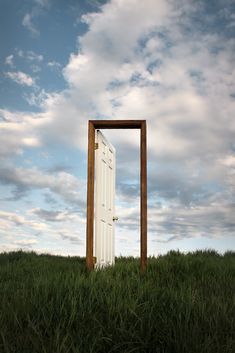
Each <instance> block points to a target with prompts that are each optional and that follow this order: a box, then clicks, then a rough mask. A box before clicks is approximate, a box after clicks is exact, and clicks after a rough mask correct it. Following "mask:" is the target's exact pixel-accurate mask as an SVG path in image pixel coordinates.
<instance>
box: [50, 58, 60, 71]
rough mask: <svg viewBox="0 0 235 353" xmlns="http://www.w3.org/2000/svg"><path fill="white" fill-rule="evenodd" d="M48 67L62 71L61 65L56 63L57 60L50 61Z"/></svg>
mask: <svg viewBox="0 0 235 353" xmlns="http://www.w3.org/2000/svg"><path fill="white" fill-rule="evenodd" d="M47 66H49V67H50V68H54V69H57V70H59V69H61V64H60V63H58V62H57V61H55V60H53V61H49V62H48V63H47Z"/></svg>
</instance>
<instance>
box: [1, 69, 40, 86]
mask: <svg viewBox="0 0 235 353" xmlns="http://www.w3.org/2000/svg"><path fill="white" fill-rule="evenodd" d="M5 75H6V76H7V77H9V78H10V79H11V80H12V81H15V82H16V83H18V84H19V85H22V86H28V87H31V86H34V85H35V80H34V79H33V78H32V77H31V76H30V75H28V74H26V73H24V72H22V71H14V72H13V71H8V72H5Z"/></svg>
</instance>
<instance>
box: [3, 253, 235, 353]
mask: <svg viewBox="0 0 235 353" xmlns="http://www.w3.org/2000/svg"><path fill="white" fill-rule="evenodd" d="M0 352H1V353H3V352H4V353H70V352H71V353H94V352H95V353H99V352H102V353H106V352H120V353H133V352H143V353H148V352H149V353H150V352H157V353H163V352H164V353H184V352H185V353H186V352H187V353H190V352H195V353H196V352H198V353H199V352H200V353H204V352H206V353H210V352H211V353H212V352H213V353H234V352H235V252H227V253H225V255H223V256H222V255H219V254H218V253H216V252H214V251H197V252H194V253H188V254H186V255H184V254H181V253H179V252H174V251H171V252H169V253H168V254H167V255H165V256H160V257H158V258H154V257H152V258H149V259H148V268H147V271H146V273H144V274H143V273H140V271H139V261H138V260H137V259H134V258H118V259H117V260H116V265H115V266H114V267H110V268H107V269H104V270H99V271H94V272H91V273H88V272H87V270H86V267H85V260H84V259H83V258H79V257H68V258H63V257H59V256H50V255H36V254H35V253H24V252H21V251H20V252H12V253H8V254H6V253H4V254H0Z"/></svg>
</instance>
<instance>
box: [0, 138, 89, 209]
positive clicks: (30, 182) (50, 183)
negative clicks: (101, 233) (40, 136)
mask: <svg viewBox="0 0 235 353" xmlns="http://www.w3.org/2000/svg"><path fill="white" fill-rule="evenodd" d="M29 142H30V143H32V141H29ZM0 180H1V181H2V183H3V184H7V185H13V186H15V187H16V194H17V197H18V195H20V196H21V193H22V192H23V193H24V192H25V191H27V190H31V189H49V190H50V191H52V192H53V193H55V194H57V195H59V196H61V197H62V198H63V199H64V201H65V202H70V203H73V204H77V205H79V206H84V201H85V199H84V198H85V193H84V188H85V185H84V182H83V181H81V180H78V179H77V178H76V177H75V176H74V175H72V174H69V173H67V172H58V173H56V174H49V173H43V172H42V171H40V170H38V169H37V168H28V169H25V168H14V167H10V168H9V167H6V168H4V167H2V169H1V171H0Z"/></svg>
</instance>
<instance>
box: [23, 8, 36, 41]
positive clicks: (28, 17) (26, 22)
mask: <svg viewBox="0 0 235 353" xmlns="http://www.w3.org/2000/svg"><path fill="white" fill-rule="evenodd" d="M33 17H34V15H33V13H26V14H25V15H24V17H23V20H22V25H23V26H24V27H25V28H27V29H28V30H29V31H30V33H31V35H32V36H33V37H38V36H39V35H40V32H39V31H38V30H37V28H36V27H35V26H34V24H33V22H32V19H33Z"/></svg>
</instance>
